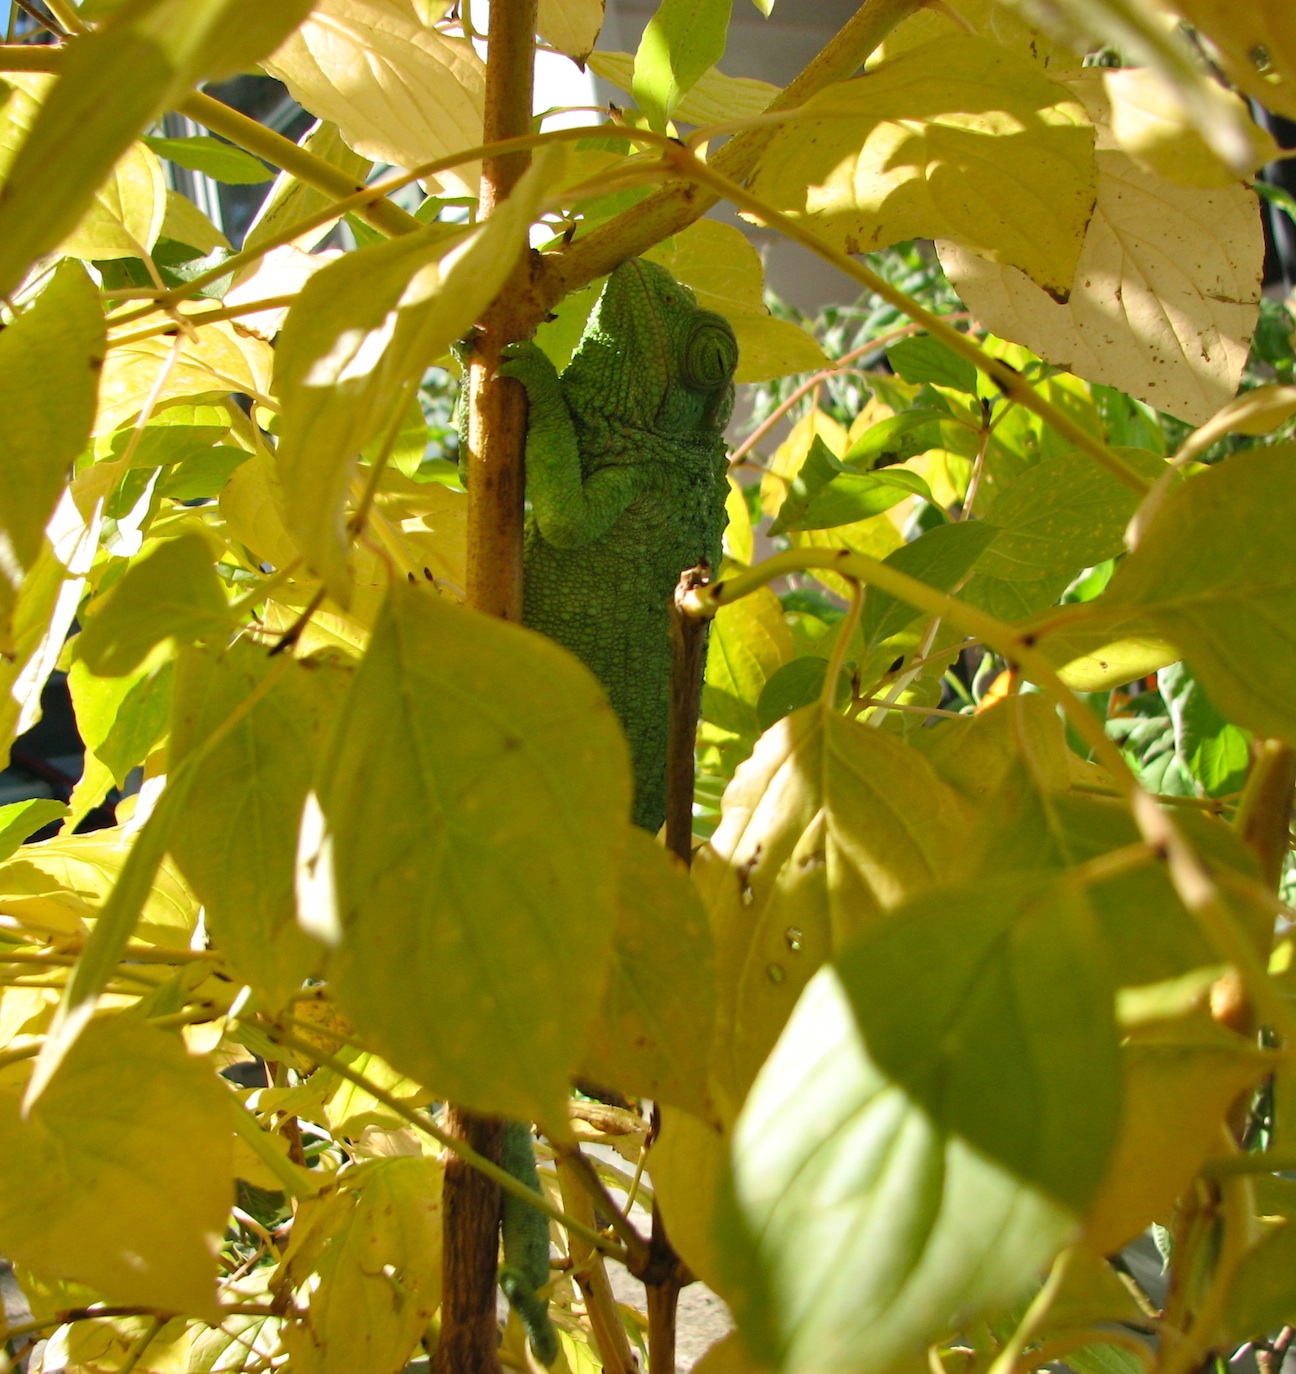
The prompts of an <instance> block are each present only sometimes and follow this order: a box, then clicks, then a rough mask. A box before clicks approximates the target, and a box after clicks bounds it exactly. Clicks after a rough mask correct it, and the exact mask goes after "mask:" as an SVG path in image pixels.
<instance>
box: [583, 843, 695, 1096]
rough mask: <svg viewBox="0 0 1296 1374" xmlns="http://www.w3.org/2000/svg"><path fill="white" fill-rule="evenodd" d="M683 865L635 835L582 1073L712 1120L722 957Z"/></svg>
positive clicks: (624, 870)
mask: <svg viewBox="0 0 1296 1374" xmlns="http://www.w3.org/2000/svg"><path fill="white" fill-rule="evenodd" d="M676 865H677V861H673V860H672V858H671V855H670V854H669V853H668V852H667V851H666V850H665V849H663V848H662V847H661V846H660V845H659V844H657V843H656V841H655V840H653V839H651V838H650V837H649V836H648V835H647V834H646V833H644V832H643V831H640V830H638V829H635V830H632V831H631V833H630V836H629V840H628V844H627V848H626V854H625V860H624V863H623V866H622V871H621V895H620V901H619V902H618V905H617V919H616V927H615V930H614V931H613V935H612V972H611V976H610V978H609V979H608V986H607V991H606V992H605V993H604V995H603V1003H602V1006H601V1008H600V1009H599V1012H598V1015H597V1016H596V1017H595V1019H594V1020H593V1021H592V1022H591V1023H590V1027H589V1030H588V1031H587V1033H586V1040H585V1051H584V1057H583V1059H582V1061H581V1072H582V1074H584V1076H585V1077H587V1078H589V1079H591V1080H592V1081H593V1082H595V1083H602V1084H607V1085H608V1086H611V1087H616V1088H619V1089H621V1091H622V1092H626V1093H630V1094H633V1095H634V1096H636V1097H647V1098H651V1099H652V1100H653V1101H654V1102H667V1103H670V1104H671V1105H672V1106H676V1107H683V1108H684V1109H685V1110H686V1111H689V1112H692V1113H693V1115H695V1116H699V1117H708V1116H710V1115H711V1107H710V1102H709V1100H708V1097H707V1089H706V1082H707V1052H708V1049H709V1047H710V1044H711V1023H712V1019H713V1016H714V1006H715V968H714V964H715V954H714V950H713V948H712V941H711V932H710V930H709V929H708V927H707V921H706V913H705V912H704V911H703V909H702V904H701V902H700V901H699V900H698V895H697V892H696V891H695V890H694V888H693V885H692V884H691V883H690V882H689V879H688V874H687V873H686V872H685V871H684V870H683V868H682V867H677V866H676Z"/></svg>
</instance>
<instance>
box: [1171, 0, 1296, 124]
mask: <svg viewBox="0 0 1296 1374" xmlns="http://www.w3.org/2000/svg"><path fill="white" fill-rule="evenodd" d="M1175 8H1176V9H1177V10H1178V11H1179V12H1180V13H1181V14H1182V15H1183V17H1184V18H1185V19H1187V20H1188V22H1189V23H1190V24H1194V25H1195V26H1196V27H1197V28H1199V29H1200V30H1201V31H1202V32H1203V33H1204V34H1205V35H1206V37H1207V38H1209V39H1210V41H1211V42H1212V43H1214V44H1215V46H1216V47H1217V48H1218V49H1219V51H1220V54H1221V56H1222V57H1223V59H1224V67H1225V70H1226V71H1227V73H1228V75H1229V77H1230V78H1231V79H1232V80H1233V81H1235V82H1237V84H1238V85H1239V86H1240V87H1241V88H1242V89H1243V90H1244V91H1246V93H1247V94H1248V95H1252V96H1254V97H1255V98H1256V100H1258V101H1259V102H1260V104H1261V105H1263V106H1265V107H1266V108H1267V109H1270V110H1272V111H1273V112H1274V113H1275V114H1281V115H1286V116H1287V117H1288V118H1289V119H1296V20H1294V19H1293V16H1292V9H1291V6H1290V5H1289V4H1288V3H1287V0H1247V3H1246V4H1241V5H1239V4H1235V3H1233V2H1232V0H1175Z"/></svg>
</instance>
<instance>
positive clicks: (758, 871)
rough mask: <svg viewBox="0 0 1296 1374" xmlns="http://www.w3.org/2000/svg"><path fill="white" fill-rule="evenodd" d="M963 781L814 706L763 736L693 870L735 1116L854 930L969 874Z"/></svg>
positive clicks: (724, 1078)
mask: <svg viewBox="0 0 1296 1374" xmlns="http://www.w3.org/2000/svg"><path fill="white" fill-rule="evenodd" d="M966 824H967V811H966V808H965V805H964V804H963V802H962V800H961V799H960V798H959V797H958V796H957V795H956V794H955V792H954V790H953V789H952V788H950V787H949V786H948V785H947V784H945V783H944V782H942V781H941V779H940V778H938V777H937V776H936V774H935V772H934V771H933V770H932V768H931V767H930V765H929V764H927V763H926V761H925V760H923V759H921V758H919V757H918V755H917V754H916V753H915V752H914V751H913V750H912V749H910V748H909V747H908V746H907V745H905V744H904V743H902V742H901V741H900V740H899V739H896V738H895V737H894V736H892V735H889V734H887V733H886V732H885V731H882V730H875V729H872V728H870V727H868V726H865V725H860V724H858V723H856V722H854V721H849V720H845V719H844V718H843V717H841V716H839V715H837V714H836V713H834V712H825V711H823V710H822V709H820V708H819V707H816V706H812V707H809V708H807V709H806V710H804V711H798V712H797V713H796V714H795V715H792V716H789V717H787V718H786V719H785V720H781V721H779V722H778V724H777V725H775V726H774V727H773V728H772V729H771V730H769V731H768V732H767V733H766V734H764V735H762V736H761V738H760V740H759V742H758V743H757V745H756V749H755V752H754V753H753V754H752V756H751V758H750V759H749V760H748V762H747V763H746V764H745V765H744V766H743V768H742V769H741V770H740V771H739V772H738V774H737V776H736V777H735V778H734V781H733V782H732V783H731V784H730V785H729V787H728V789H727V790H726V792H725V797H724V807H723V812H722V815H721V820H720V825H719V827H718V828H717V830H716V832H715V834H714V835H713V836H712V838H711V841H710V843H709V844H708V845H707V846H706V847H704V848H703V849H702V850H701V851H700V852H699V854H698V856H697V860H696V862H695V864H694V869H693V873H694V879H695V881H696V882H697V885H698V890H699V891H700V892H701V893H702V899H703V902H704V903H705V904H706V907H707V911H708V914H709V916H710V920H711V927H712V930H713V931H714V933H715V940H716V970H717V999H716V1000H717V1026H718V1029H717V1039H716V1050H715V1052H714V1054H713V1063H712V1070H713V1075H714V1079H715V1082H716V1085H717V1088H718V1091H719V1094H720V1096H719V1097H718V1098H717V1106H718V1108H719V1109H720V1111H721V1114H722V1116H723V1117H724V1118H725V1119H726V1120H732V1118H733V1115H734V1114H735V1113H736V1112H737V1109H738V1105H739V1104H740V1103H741V1101H742V1099H743V1096H744V1094H745V1093H746V1091H747V1087H748V1085H749V1084H750V1083H751V1081H752V1079H753V1078H754V1077H755V1075H756V1071H757V1070H758V1069H759V1067H760V1065H761V1063H762V1062H763V1060H764V1059H765V1056H766V1054H768V1052H769V1050H770V1048H771V1047H772V1046H773V1044H774V1042H775V1040H776V1039H777V1038H778V1035H779V1032H780V1031H781V1030H782V1028H783V1025H784V1023H785V1022H786V1020H787V1018H788V1016H789V1015H790V1014H791V1011H792V1008H793V1006H794V1005H795V1003H796V1000H797V997H798V995H799V993H800V991H801V989H802V988H803V987H804V986H805V985H806V983H807V982H808V981H809V979H810V977H811V976H812V975H813V974H814V972H815V970H816V969H817V968H818V967H819V965H820V964H821V963H823V962H824V961H825V960H826V959H828V958H830V957H831V956H832V954H833V952H834V951H835V950H837V949H840V948H841V946H842V944H843V943H844V942H845V941H846V939H847V938H848V937H849V936H850V935H851V934H853V933H854V932H855V931H856V930H858V929H860V928H861V927H863V926H866V925H868V924H869V923H870V922H871V921H873V920H875V919H877V918H878V916H879V915H880V913H881V912H883V911H885V910H887V909H889V908H891V907H894V906H898V905H899V904H900V903H901V902H903V901H904V900H905V899H906V898H907V897H909V896H911V895H913V894H915V893H917V892H921V891H924V890H925V889H927V888H928V887H931V886H933V885H935V884H937V883H940V882H947V881H950V880H952V879H953V878H955V877H957V876H959V874H960V865H961V864H962V863H963V862H964V861H965V858H966V855H965V854H964V853H963V852H962V850H961V849H960V848H959V847H957V846H951V845H950V843H949V838H948V837H949V835H950V834H952V833H958V832H959V831H961V830H962V829H963V828H964V827H965V826H966Z"/></svg>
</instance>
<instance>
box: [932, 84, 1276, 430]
mask: <svg viewBox="0 0 1296 1374" xmlns="http://www.w3.org/2000/svg"><path fill="white" fill-rule="evenodd" d="M1100 81H1101V76H1100V75H1099V74H1097V73H1093V74H1088V75H1086V76H1084V77H1083V78H1077V79H1076V81H1075V83H1074V84H1075V86H1076V88H1077V90H1080V91H1081V92H1082V93H1083V94H1085V95H1086V96H1087V97H1088V96H1089V95H1091V94H1092V95H1093V96H1094V97H1095V98H1096V102H1097V103H1096V104H1095V106H1094V107H1093V109H1094V111H1097V112H1101V108H1102V104H1101V94H1100V93H1101V86H1100V85H1099V83H1100ZM1097 161H1098V167H1099V172H1100V176H1099V182H1098V203H1097V206H1096V208H1095V210H1094V215H1093V219H1092V221H1091V222H1090V225H1089V231H1088V233H1087V235H1086V236H1085V244H1084V250H1083V252H1082V253H1081V257H1080V262H1079V265H1078V266H1077V268H1076V272H1075V280H1074V283H1073V284H1072V287H1071V296H1070V300H1069V301H1068V302H1067V304H1065V305H1059V304H1058V303H1057V302H1056V301H1054V300H1052V299H1050V298H1049V297H1048V296H1047V295H1046V294H1045V293H1044V292H1043V291H1041V290H1039V288H1038V287H1036V286H1035V285H1034V284H1033V283H1032V282H1030V281H1028V280H1027V279H1026V278H1025V277H1024V276H1023V275H1022V274H1021V273H1020V272H1018V271H1017V270H1016V269H1015V268H1012V267H1005V266H1002V265H1000V264H995V263H991V262H988V261H986V260H985V259H984V258H981V257H978V256H977V255H976V254H975V253H972V252H969V251H968V250H967V249H966V248H965V247H960V246H958V245H956V244H952V243H948V242H946V243H939V244H938V245H937V247H938V250H939V253H940V259H941V264H942V266H943V267H944V268H945V271H946V273H947V275H948V276H949V278H950V280H951V281H952V282H953V284H954V287H955V289H956V290H957V291H958V293H959V295H960V296H962V298H963V300H964V301H965V302H966V303H967V305H968V308H969V309H971V310H972V311H973V312H975V314H976V315H977V317H978V318H979V319H980V320H981V322H982V323H983V324H984V325H986V326H987V327H988V328H990V329H992V330H993V331H994V332H995V333H996V334H998V335H1000V336H1001V337H1003V338H1006V339H1012V340H1013V341H1014V342H1016V343H1021V344H1024V345H1026V347H1028V348H1030V349H1031V350H1032V351H1034V352H1035V353H1037V354H1038V355H1039V356H1040V357H1042V358H1044V359H1046V360H1047V361H1048V362H1051V363H1054V364H1055V365H1057V366H1059V367H1063V368H1066V369H1068V370H1069V371H1071V372H1074V373H1075V374H1076V375H1077V376H1080V377H1083V378H1084V379H1085V380H1086V381H1090V382H1100V383H1103V384H1106V385H1110V386H1116V387H1119V388H1120V389H1121V390H1123V391H1126V392H1128V393H1129V394H1130V395H1132V396H1136V397H1138V399H1139V400H1142V401H1146V402H1148V403H1149V404H1150V405H1154V406H1156V407H1157V409H1159V410H1164V411H1167V412H1168V413H1170V414H1171V415H1176V416H1178V417H1179V418H1180V419H1183V420H1187V421H1188V422H1190V423H1192V424H1201V423H1203V422H1204V421H1206V420H1208V419H1209V418H1210V417H1211V416H1212V415H1213V414H1214V413H1215V412H1216V411H1217V410H1218V409H1219V408H1220V407H1221V406H1222V405H1224V403H1225V402H1226V401H1228V400H1229V399H1230V398H1231V397H1232V396H1233V394H1234V393H1235V392H1236V391H1237V386H1238V381H1239V379H1240V377H1241V374H1242V366H1243V364H1244V363H1245V362H1246V357H1247V351H1248V347H1249V344H1250V339H1251V333H1252V330H1253V329H1254V327H1255V322H1256V317H1257V313H1258V310H1259V299H1260V274H1261V269H1262V266H1263V259H1264V235H1263V232H1262V230H1261V224H1260V216H1259V211H1258V205H1257V200H1256V197H1255V194H1254V192H1252V191H1250V190H1249V189H1247V188H1246V187H1244V186H1241V185H1234V186H1231V187H1225V188H1220V189H1214V190H1199V189H1192V188H1188V187H1183V186H1175V185H1173V184H1171V183H1170V182H1168V181H1165V180H1163V179H1162V178H1160V177H1158V176H1155V175H1154V174H1152V173H1150V172H1145V171H1142V170H1141V169H1140V168H1139V167H1138V166H1137V165H1136V164H1135V163H1134V161H1133V160H1132V159H1131V158H1130V157H1129V156H1128V155H1127V154H1125V153H1122V152H1118V151H1111V150H1103V151H1100V152H1099V153H1098V154H1097Z"/></svg>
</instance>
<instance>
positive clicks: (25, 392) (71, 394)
mask: <svg viewBox="0 0 1296 1374" xmlns="http://www.w3.org/2000/svg"><path fill="white" fill-rule="evenodd" d="M103 355H104V321H103V311H102V309H101V308H100V305H99V299H98V292H97V291H96V290H95V288H94V285H93V284H92V282H91V281H90V278H89V277H87V276H86V273H85V270H84V269H83V268H82V267H81V266H79V265H78V264H75V263H66V264H64V265H63V266H61V267H60V268H59V269H58V271H57V272H56V273H55V274H54V277H53V280H52V281H51V282H50V284H49V286H48V287H46V289H45V290H44V291H43V292H42V293H41V294H40V296H39V297H38V298H37V300H36V302H35V304H34V305H33V306H32V307H31V308H30V309H29V310H27V311H26V312H25V313H24V314H22V315H20V316H19V317H18V318H17V319H16V320H15V321H14V322H13V324H11V325H10V326H9V327H8V328H7V329H6V330H4V332H3V333H0V415H3V416H4V462H3V464H2V465H0V651H3V652H5V653H7V654H9V653H12V652H13V650H14V642H13V638H12V635H11V629H10V617H11V616H12V614H13V610H14V604H15V599H16V597H17V596H18V593H19V588H20V586H21V585H22V581H23V577H24V575H25V574H26V573H27V571H28V570H29V569H30V568H31V567H32V566H33V565H34V564H35V562H36V560H37V557H38V556H39V554H40V551H41V549H42V547H43V546H44V544H45V526H46V525H47V524H49V521H50V517H51V516H52V515H53V514H54V511H55V508H56V507H57V505H58V501H59V493H60V492H61V491H62V490H63V487H64V484H65V483H66V481H67V473H68V469H69V467H70V465H71V464H72V462H73V460H74V459H76V458H77V457H79V456H80V453H81V450H82V449H83V448H84V446H85V443H86V439H87V438H88V437H89V433H90V426H91V423H92V422H93V420H94V409H95V392H96V389H97V385H98V371H99V368H100V366H101V365H102V362H103Z"/></svg>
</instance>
